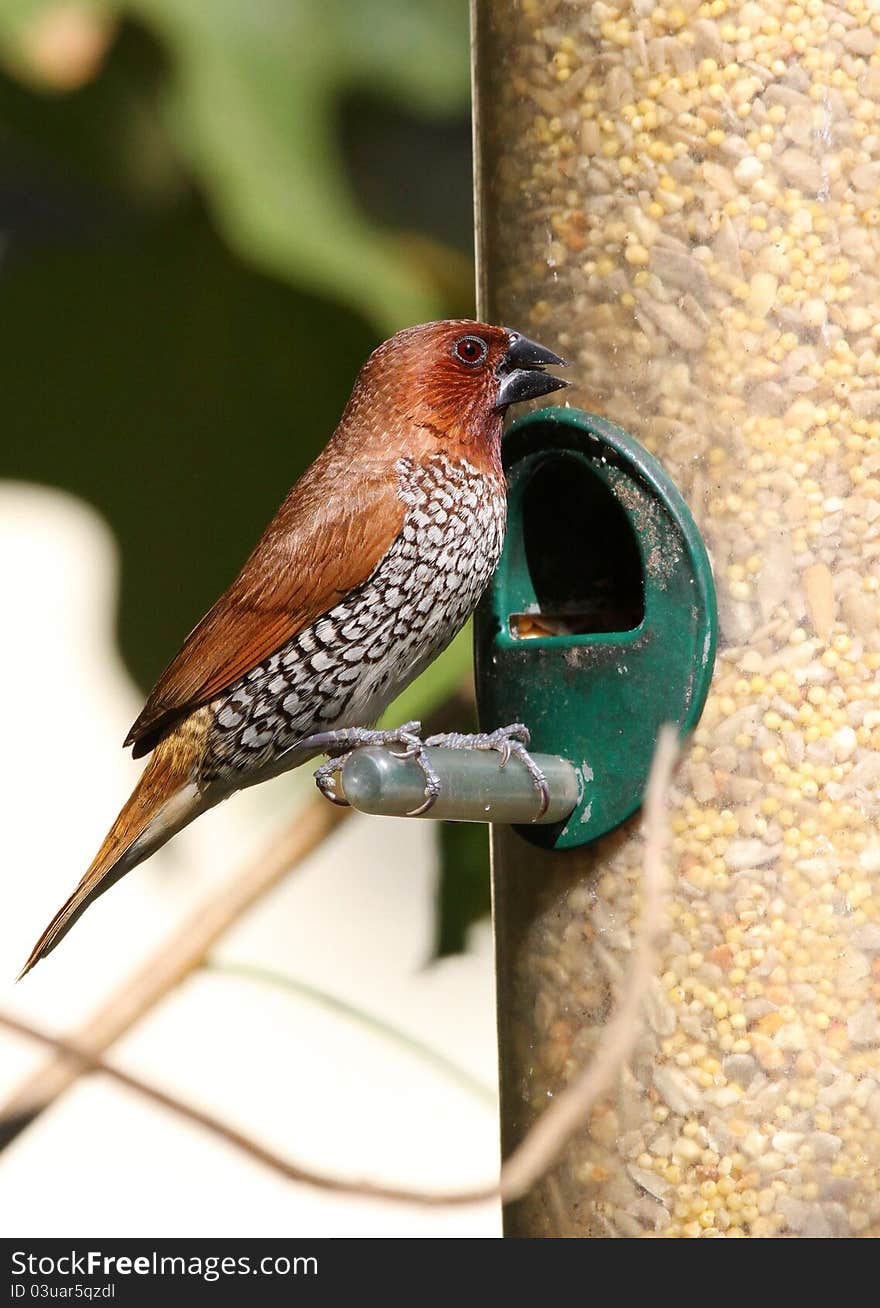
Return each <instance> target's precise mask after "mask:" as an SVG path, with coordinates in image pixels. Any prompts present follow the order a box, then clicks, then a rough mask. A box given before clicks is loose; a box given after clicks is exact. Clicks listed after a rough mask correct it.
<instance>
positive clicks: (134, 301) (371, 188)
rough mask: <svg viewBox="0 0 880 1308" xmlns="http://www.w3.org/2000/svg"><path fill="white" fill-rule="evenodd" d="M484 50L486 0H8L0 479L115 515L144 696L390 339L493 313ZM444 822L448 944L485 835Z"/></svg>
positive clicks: (1, 27)
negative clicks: (479, 164) (474, 82)
mask: <svg viewBox="0 0 880 1308" xmlns="http://www.w3.org/2000/svg"><path fill="white" fill-rule="evenodd" d="M468 63H469V61H468V25H467V3H466V0H129V3H114V2H111V0H94V2H93V3H79V2H77V3H70V2H68V0H0V242H2V245H0V255H2V262H0V294H2V305H3V311H2V313H0V385H2V393H3V401H4V436H3V441H2V447H0V448H2V462H0V475H3V476H5V477H8V478H22V479H27V480H30V481H37V482H43V483H46V484H49V485H54V486H58V487H61V488H63V489H65V490H68V491H71V492H73V493H74V494H76V495H78V496H80V497H82V498H83V499H85V500H87V501H88V502H89V503H90V504H92V505H93V506H94V507H95V508H97V509H98V510H99V512H100V513H101V514H102V515H103V516H104V517H105V518H106V519H107V521H108V522H109V524H110V526H111V528H112V530H113V532H114V534H115V536H116V538H117V541H118V543H119V548H120V551H121V557H122V579H121V594H120V599H119V618H118V621H119V640H120V645H121V648H122V652H123V655H124V657H125V659H126V661H127V663H128V665H129V667H130V669H131V671H132V674H133V675H134V677H135V678H136V679H137V681H138V682H139V683H140V684H141V685H142V686H143V688H144V689H145V690H146V689H148V688H149V686H150V685H151V684H152V682H153V681H154V680H155V678H156V676H157V675H158V673H159V672H160V671H161V669H162V667H163V666H164V664H165V663H166V662H167V661H168V659H169V658H170V657H171V655H172V654H173V653H174V652H175V651H176V650H177V648H178V647H179V645H180V643H181V641H182V639H183V637H184V636H185V635H186V633H187V631H188V630H189V629H190V628H191V627H192V626H193V625H194V623H195V621H196V620H197V619H198V618H199V617H200V616H201V614H202V613H203V612H204V611H205V609H206V608H207V607H208V606H209V605H210V604H211V603H212V602H213V600H214V599H215V598H216V596H217V595H218V594H219V593H220V591H221V590H223V589H224V588H225V586H226V585H227V584H228V583H229V581H230V580H231V579H232V577H233V576H234V574H235V572H236V571H237V569H238V568H239V566H240V565H241V563H242V561H243V560H244V558H245V557H246V555H247V554H248V553H249V551H250V550H251V548H252V547H253V545H254V543H255V542H256V539H257V537H258V536H259V534H260V532H261V531H262V529H263V527H264V526H265V524H266V522H267V521H268V519H269V517H270V516H271V515H272V513H273V512H274V510H275V508H276V507H277V505H278V503H279V502H280V500H281V499H282V498H283V496H284V494H285V492H286V490H287V488H288V486H289V485H290V484H291V483H292V482H293V481H294V480H295V479H296V477H297V476H298V475H299V473H300V472H301V471H302V469H303V468H304V467H305V466H306V465H307V464H308V463H309V462H310V461H311V460H312V459H313V458H314V456H315V454H316V453H317V452H318V450H319V449H320V448H321V446H322V445H323V444H324V442H325V441H326V439H327V437H328V436H329V435H330V433H331V431H332V430H333V427H334V426H335V423H336V421H337V419H338V417H339V414H340V412H341V410H342V407H343V405H344V403H345V400H346V399H347V397H348V394H349V391H350V389H351V385H352V381H353V379H354V375H355V373H356V372H357V369H358V367H359V366H360V364H361V363H362V361H363V360H364V358H365V357H366V355H367V354H368V353H369V351H370V350H371V349H372V348H373V347H374V346H375V345H376V344H377V343H378V341H379V340H381V339H382V338H384V337H385V336H387V335H389V334H390V333H391V332H393V331H395V330H396V329H397V328H399V327H402V326H406V325H408V324H410V323H413V322H419V321H425V320H428V319H431V318H441V317H450V316H456V315H471V314H472V313H473V308H474V306H473V271H472V202H471V171H470V169H471V161H470V114H469V88H468ZM468 666H469V645H468V643H467V642H466V641H461V640H460V641H459V642H457V644H456V646H455V647H454V648H453V650H452V651H451V652H450V653H449V654H447V655H446V656H444V658H443V659H442V660H440V661H439V662H438V664H437V665H435V668H434V669H433V670H431V672H429V673H428V674H427V675H426V677H425V678H424V679H423V681H422V683H420V684H419V685H418V686H417V687H416V688H414V689H413V690H412V691H411V692H410V693H409V694H408V696H407V702H406V715H407V716H421V715H422V714H424V713H426V712H427V711H429V710H430V708H431V707H432V705H433V704H434V703H436V702H437V701H438V700H439V699H441V698H442V697H443V696H444V695H445V694H447V693H448V692H449V691H450V690H451V689H452V688H453V687H455V686H456V685H458V684H460V683H461V680H462V677H463V676H466V675H467V668H468ZM462 725H463V726H467V724H466V723H464V724H462ZM443 841H444V847H445V855H446V857H445V859H444V875H443V878H442V884H441V890H440V899H439V902H440V905H441V911H440V913H439V914H438V927H437V943H438V949H439V950H440V951H441V952H448V951H451V950H455V949H458V948H460V947H461V946H462V944H463V939H464V930H465V927H466V924H467V922H468V921H470V920H472V919H473V918H474V917H475V916H478V915H479V914H481V913H483V912H485V911H487V908H488V891H487V881H486V853H485V850H486V837H485V830H484V829H465V828H451V827H444V829H443Z"/></svg>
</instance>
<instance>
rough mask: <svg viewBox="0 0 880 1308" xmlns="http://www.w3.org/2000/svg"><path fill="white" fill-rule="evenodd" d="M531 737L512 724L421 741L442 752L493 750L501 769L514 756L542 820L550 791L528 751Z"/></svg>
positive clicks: (527, 731)
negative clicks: (530, 783)
mask: <svg viewBox="0 0 880 1308" xmlns="http://www.w3.org/2000/svg"><path fill="white" fill-rule="evenodd" d="M531 738H532V737H531V733H530V731H529V729H528V727H526V726H524V725H523V723H522V722H512V723H511V724H510V726H509V727H496V729H495V730H494V731H478V732H474V733H472V734H469V733H466V732H462V731H449V732H446V733H444V734H443V735H439V736H429V737H428V739H427V740H426V741H425V746H426V747H427V746H431V745H440V746H442V747H444V748H445V749H493V750H497V751H498V753H499V754H500V755H501V767H506V765H507V764H508V762H509V761H510V756H511V755H512V754H513V755H515V756H516V757H517V758H518V759H519V760H520V761H521V762H522V764H523V766H524V767H525V769H526V771H527V772H528V774H529V776H530V777H531V778H532V781H533V782H534V785H535V789H536V790H537V792H538V795H539V797H540V807H539V809H538V814H537V817H538V818H542V817H543V816H544V814H545V813H546V812H547V807H548V805H549V803H550V790H549V788H548V786H547V778H546V777H545V776H544V773H543V772H542V771H541V769H540V768H539V767H538V765H537V763H536V762H535V760H534V759H533V758H532V756H531V754H530V753H529V751H528V745H529V742H530V741H531ZM426 793H427V791H426ZM435 798H436V796H435ZM433 802H434V800H433V799H432V800H431V802H430V804H428V805H427V807H428V808H430V806H431V804H433ZM420 811H421V812H424V811H425V809H424V808H422V809H421V810H420Z"/></svg>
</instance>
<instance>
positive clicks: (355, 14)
mask: <svg viewBox="0 0 880 1308" xmlns="http://www.w3.org/2000/svg"><path fill="white" fill-rule="evenodd" d="M100 2H101V3H102V4H103V6H104V7H105V8H108V9H111V10H114V11H118V12H121V13H124V14H125V13H127V14H133V15H136V16H137V17H138V18H139V19H140V20H141V21H142V22H143V23H144V24H145V25H146V26H147V27H148V28H149V30H150V31H152V32H153V33H154V34H155V35H156V36H157V37H158V38H159V39H160V40H161V42H162V44H163V46H164V48H165V49H166V51H167V53H168V55H169V57H170V60H171V78H170V84H169V87H168V94H167V96H166V113H167V121H168V124H169V128H170V131H171V133H172V135H173V138H174V140H175V141H176V143H177V146H178V148H179V149H180V151H181V153H182V154H183V156H184V157H185V158H186V159H187V161H188V162H189V164H190V166H191V167H192V169H193V170H194V172H195V173H196V175H197V176H198V178H199V180H200V181H201V183H202V185H203V187H204V188H205V190H206V193H207V195H208V197H209V202H210V204H211V207H212V210H213V212H214V214H215V217H216V218H217V221H218V222H219V223H220V225H221V227H222V229H223V231H224V233H225V235H226V237H227V239H228V240H229V241H230V242H231V244H232V245H233V246H234V247H235V248H237V249H238V250H239V251H240V252H241V253H242V254H243V255H244V256H245V257H247V258H248V259H250V260H253V261H254V262H256V263H257V264H259V265H260V266H261V267H263V268H264V269H266V270H270V271H272V272H274V273H276V274H278V275H281V276H284V277H286V278H287V279H289V280H292V281H294V282H296V283H300V284H303V285H306V286H309V287H311V288H313V289H314V290H318V291H323V292H325V293H330V294H332V295H333V297H334V298H336V299H340V300H343V301H345V302H347V303H349V304H351V305H352V306H354V307H355V308H357V309H359V310H361V311H362V312H364V313H366V314H368V315H369V316H370V318H371V319H372V320H373V321H374V322H375V323H376V324H377V326H379V327H380V328H381V330H382V331H384V332H390V331H393V330H396V329H397V328H398V327H400V326H402V325H404V324H408V323H411V322H415V321H420V320H424V319H428V318H432V317H437V316H442V314H443V308H444V305H443V297H442V294H441V292H440V291H439V289H438V288H437V286H436V285H435V284H434V283H433V281H432V278H431V276H430V274H429V273H428V272H427V270H426V268H425V265H424V262H423V261H421V260H420V259H419V258H418V257H413V254H412V252H411V251H410V250H409V249H408V247H407V246H406V245H405V244H401V243H399V242H397V241H396V240H395V239H394V237H393V236H391V235H388V234H385V233H384V232H383V231H382V230H381V229H379V228H377V227H375V226H374V225H373V224H371V223H370V222H369V221H368V220H367V219H366V218H365V216H364V214H363V213H362V212H361V210H360V209H359V208H358V206H357V205H356V203H355V201H354V199H353V197H352V195H351V193H350V191H349V187H348V184H347V182H346V181H345V178H344V170H343V168H342V166H341V158H340V150H339V143H338V139H337V137H338V133H337V124H336V113H337V107H338V104H339V101H340V99H341V97H342V96H343V94H344V93H345V92H346V90H348V89H351V88H368V89H378V90H381V92H382V93H383V94H386V95H392V96H394V97H396V98H398V99H400V100H401V101H404V102H405V103H408V104H410V105H412V106H414V107H417V108H419V109H421V110H431V111H432V112H435V113H443V112H451V111H453V110H455V109H459V108H461V106H462V105H464V104H465V103H466V101H467V77H468V56H467V41H468V36H467V6H466V4H465V3H464V0H419V2H418V3H414V2H413V0H251V2H250V3H248V2H243V0H210V2H209V0H128V3H125V0H100ZM56 5H57V0H9V2H8V3H7V5H6V6H5V7H4V8H3V10H2V12H0V38H2V37H4V36H5V39H6V41H7V43H10V42H11V43H13V44H14V43H15V41H16V40H17V39H18V38H19V37H20V33H21V31H22V28H23V26H24V25H25V24H26V23H27V22H30V21H33V17H34V15H35V14H36V13H38V12H41V11H45V10H47V9H49V8H52V7H55V6H56ZM426 162H428V161H426ZM401 185H402V186H405V185H406V179H405V178H401Z"/></svg>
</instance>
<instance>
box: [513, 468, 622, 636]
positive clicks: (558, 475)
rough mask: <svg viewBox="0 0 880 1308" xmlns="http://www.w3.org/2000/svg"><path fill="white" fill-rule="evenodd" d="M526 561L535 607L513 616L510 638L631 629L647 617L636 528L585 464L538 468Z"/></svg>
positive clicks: (526, 516) (525, 510)
mask: <svg viewBox="0 0 880 1308" xmlns="http://www.w3.org/2000/svg"><path fill="white" fill-rule="evenodd" d="M522 518H523V540H524V546H525V556H526V563H527V566H528V569H529V573H530V576H531V581H532V585H533V588H534V592H535V599H536V604H535V606H530V611H529V612H527V613H511V615H510V619H509V625H510V633H511V635H512V636H514V637H516V638H518V639H521V640H524V639H528V638H530V637H531V638H534V637H536V636H579V635H588V634H592V635H598V634H600V633H606V632H624V631H633V630H635V628H636V627H638V626H640V625H641V623H642V620H643V618H644V616H645V591H644V581H643V571H642V560H641V555H640V553H639V547H638V542H637V540H636V537H635V533H634V531H633V528H632V525H631V523H630V520H629V518H628V517H627V515H626V513H625V512H624V510H623V508H622V507H621V506H620V504H619V503H618V501H617V499H616V498H615V497H614V495H613V493H612V492H611V491H610V490H609V488H608V487H607V485H606V484H605V482H604V481H603V480H602V479H601V478H599V477H597V476H596V475H595V473H593V472H592V471H591V470H590V468H589V466H588V465H587V464H585V463H584V461H583V460H582V459H578V458H574V457H570V456H566V455H564V454H563V455H556V456H554V457H551V458H548V459H547V460H546V461H545V462H543V463H541V464H540V465H539V467H538V468H537V469H536V470H535V472H534V473H533V474H532V477H531V479H530V481H529V483H528V485H527V486H526V488H525V492H524V495H523V501H522Z"/></svg>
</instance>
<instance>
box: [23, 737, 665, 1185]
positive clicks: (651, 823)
mask: <svg viewBox="0 0 880 1308" xmlns="http://www.w3.org/2000/svg"><path fill="white" fill-rule="evenodd" d="M677 749H678V747H677V742H676V736H675V732H674V731H673V729H672V728H669V727H666V728H664V729H663V730H662V732H661V734H660V738H659V741H658V745H657V750H656V753H655V756H654V762H653V765H652V768H651V776H650V779H649V782H648V790H647V794H646V800H645V856H644V878H643V890H642V920H641V923H640V928H639V933H638V936H637V939H636V944H635V948H634V950H633V962H632V967H631V969H630V973H629V976H628V978H627V982H626V985H625V987H624V992H623V994H622V995H621V998H620V1000H619V1002H618V1005H617V1007H616V1009H615V1012H614V1015H613V1017H612V1019H611V1021H610V1023H609V1024H608V1027H607V1029H606V1032H605V1036H604V1038H603V1041H602V1045H601V1047H600V1050H599V1053H598V1056H597V1057H596V1059H594V1061H593V1062H592V1063H591V1064H590V1065H589V1066H588V1067H586V1068H585V1069H584V1070H583V1071H582V1072H581V1073H580V1075H579V1076H578V1077H577V1078H576V1079H575V1081H573V1082H572V1083H571V1085H570V1086H568V1087H567V1088H566V1089H565V1090H564V1091H563V1092H562V1093H561V1094H560V1095H558V1096H557V1097H556V1099H555V1100H554V1102H553V1104H552V1105H551V1106H550V1107H549V1108H547V1109H545V1110H544V1112H543V1113H542V1114H541V1116H540V1117H539V1118H538V1119H537V1121H536V1122H535V1124H534V1126H533V1127H532V1128H531V1130H530V1131H529V1133H528V1134H527V1135H526V1137H525V1139H524V1140H523V1142H522V1143H521V1144H520V1145H519V1146H518V1147H517V1148H516V1149H515V1150H514V1152H513V1153H512V1154H511V1155H510V1157H509V1158H508V1159H507V1161H506V1162H505V1163H504V1165H503V1167H502V1170H501V1177H500V1181H499V1183H498V1184H491V1185H485V1186H478V1187H474V1188H473V1189H467V1190H459V1191H453V1192H445V1193H432V1192H430V1191H425V1190H416V1189H411V1188H409V1187H404V1186H392V1185H383V1184H380V1183H377V1182H373V1181H358V1180H353V1179H349V1178H344V1177H338V1176H331V1175H328V1174H326V1173H322V1172H315V1171H313V1170H312V1169H311V1168H306V1167H302V1166H300V1165H299V1164H298V1163H293V1162H290V1161H288V1160H287V1159H285V1158H282V1157H280V1156H279V1155H278V1154H277V1153H275V1152H274V1151H273V1150H270V1149H269V1148H267V1147H266V1146H265V1145H263V1144H261V1143H260V1142H259V1141H258V1140H254V1139H253V1138H251V1137H250V1136H247V1135H245V1134H244V1132H242V1131H238V1130H237V1129H236V1128H235V1127H231V1126H229V1125H228V1124H227V1123H225V1122H223V1121H221V1120H220V1119H219V1118H216V1117H214V1116H213V1115H211V1114H210V1113H206V1112H203V1111H202V1110H201V1109H199V1108H195V1107H193V1106H192V1105H190V1104H186V1103H184V1102H182V1101H181V1100H179V1099H178V1098H176V1096H173V1095H170V1094H168V1093H167V1092H166V1091H164V1090H160V1089H158V1088H157V1087H156V1086H153V1085H150V1084H149V1083H147V1082H145V1081H143V1080H141V1079H140V1078H139V1077H135V1076H132V1075H130V1074H129V1073H128V1072H123V1071H122V1070H121V1069H119V1068H116V1067H113V1066H112V1065H110V1064H108V1063H106V1062H105V1061H104V1059H102V1058H101V1057H100V1055H98V1054H96V1053H95V1052H94V1051H93V1050H90V1049H87V1048H82V1047H80V1046H79V1045H77V1044H75V1043H73V1042H71V1041H68V1040H62V1039H59V1038H58V1037H56V1036H52V1035H49V1034H47V1033H46V1032H43V1031H40V1030H39V1029H37V1028H36V1027H34V1026H32V1025H31V1024H30V1023H28V1022H24V1021H22V1020H21V1019H19V1018H15V1017H11V1016H8V1015H7V1014H3V1013H0V1025H3V1026H5V1027H7V1028H8V1029H9V1030H11V1031H15V1032H17V1033H18V1034H19V1035H23V1036H26V1037H29V1038H31V1039H34V1040H39V1041H41V1042H42V1043H43V1044H46V1045H48V1046H50V1047H51V1048H54V1049H55V1050H56V1051H57V1052H58V1053H61V1054H62V1055H64V1057H65V1059H67V1060H71V1061H72V1062H74V1063H75V1064H77V1070H81V1069H82V1068H91V1069H92V1070H94V1071H99V1072H103V1073H104V1074H105V1075H106V1076H109V1077H111V1078H112V1079H113V1080H114V1081H116V1082H117V1083H118V1084H120V1085H122V1086H125V1087H126V1088H127V1089H129V1090H133V1091H135V1092H136V1093H137V1094H140V1095H142V1096H144V1097H146V1098H148V1099H150V1100H152V1101H153V1102H154V1103H157V1104H159V1105H160V1106H162V1107H163V1108H167V1109H169V1110H170V1111H172V1112H175V1113H177V1114H178V1115H179V1116H181V1117H183V1118H185V1119H186V1120H187V1121H190V1122H192V1123H193V1124H194V1125H196V1126H200V1127H202V1128H204V1129H206V1130H208V1131H210V1132H212V1133H213V1134H214V1135H216V1136H218V1137H219V1138H220V1139H221V1140H223V1141H224V1142H225V1143H227V1144H229V1145H232V1146H233V1147H234V1148H237V1149H239V1150H241V1151H242V1152H244V1153H246V1154H247V1155H248V1156H249V1157H250V1158H252V1159H255V1160H256V1161H257V1162H260V1163H263V1164H264V1165H265V1166H267V1167H269V1168H271V1169H272V1170H273V1171H275V1172H279V1173H280V1174H281V1175H282V1176H284V1177H285V1178H286V1179H287V1180H289V1181H296V1182H299V1183H301V1184H304V1185H309V1186H312V1187H315V1188H317V1189H321V1190H328V1191H333V1192H336V1193H338V1194H348V1195H356V1196H359V1197H361V1198H372V1199H385V1200H396V1201H398V1202H405V1203H409V1204H418V1205H422V1206H431V1207H437V1206H442V1205H463V1204H472V1203H480V1202H484V1201H486V1200H488V1199H492V1198H500V1199H502V1200H503V1201H505V1202H507V1201H510V1200H513V1199H517V1198H520V1197H521V1196H522V1195H523V1194H525V1193H526V1191H527V1190H528V1189H530V1187H531V1186H532V1185H534V1183H535V1182H536V1181H538V1180H539V1179H540V1178H541V1177H542V1176H544V1175H545V1174H546V1173H547V1172H548V1170H549V1169H550V1168H551V1167H552V1165H553V1163H554V1162H555V1160H556V1158H557V1157H558V1155H559V1152H560V1151H561V1149H562V1148H563V1146H564V1145H565V1143H566V1141H567V1140H569V1139H570V1138H571V1136H572V1134H573V1133H574V1132H575V1131H576V1130H578V1128H579V1127H580V1126H581V1125H582V1124H583V1123H584V1121H585V1120H586V1118H587V1116H588V1115H589V1112H590V1110H591V1108H592V1107H593V1105H594V1104H595V1103H596V1102H597V1100H598V1099H599V1098H600V1097H601V1096H602V1095H603V1094H604V1093H605V1092H606V1091H607V1089H608V1088H609V1086H610V1085H611V1083H612V1082H613V1080H614V1079H615V1077H616V1076H617V1075H618V1074H619V1072H620V1070H621V1068H622V1067H623V1065H624V1063H625V1062H626V1061H627V1059H628V1058H629V1056H630V1054H631V1053H632V1050H633V1048H634V1046H635V1043H636V1040H637V1039H638V1035H639V1032H640V1010H641V1005H642V1002H643V1000H644V998H645V994H646V992H647V989H648V987H649V985H650V982H651V978H652V976H653V975H654V973H655V971H656V941H657V936H658V933H659V930H660V925H661V920H662V907H663V892H664V888H665V883H666V875H667V874H666V869H665V862H664V845H665V820H664V819H665V810H666V796H667V793H668V789H669V781H670V778H671V775H672V769H673V767H674V765H675V760H676V756H677Z"/></svg>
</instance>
